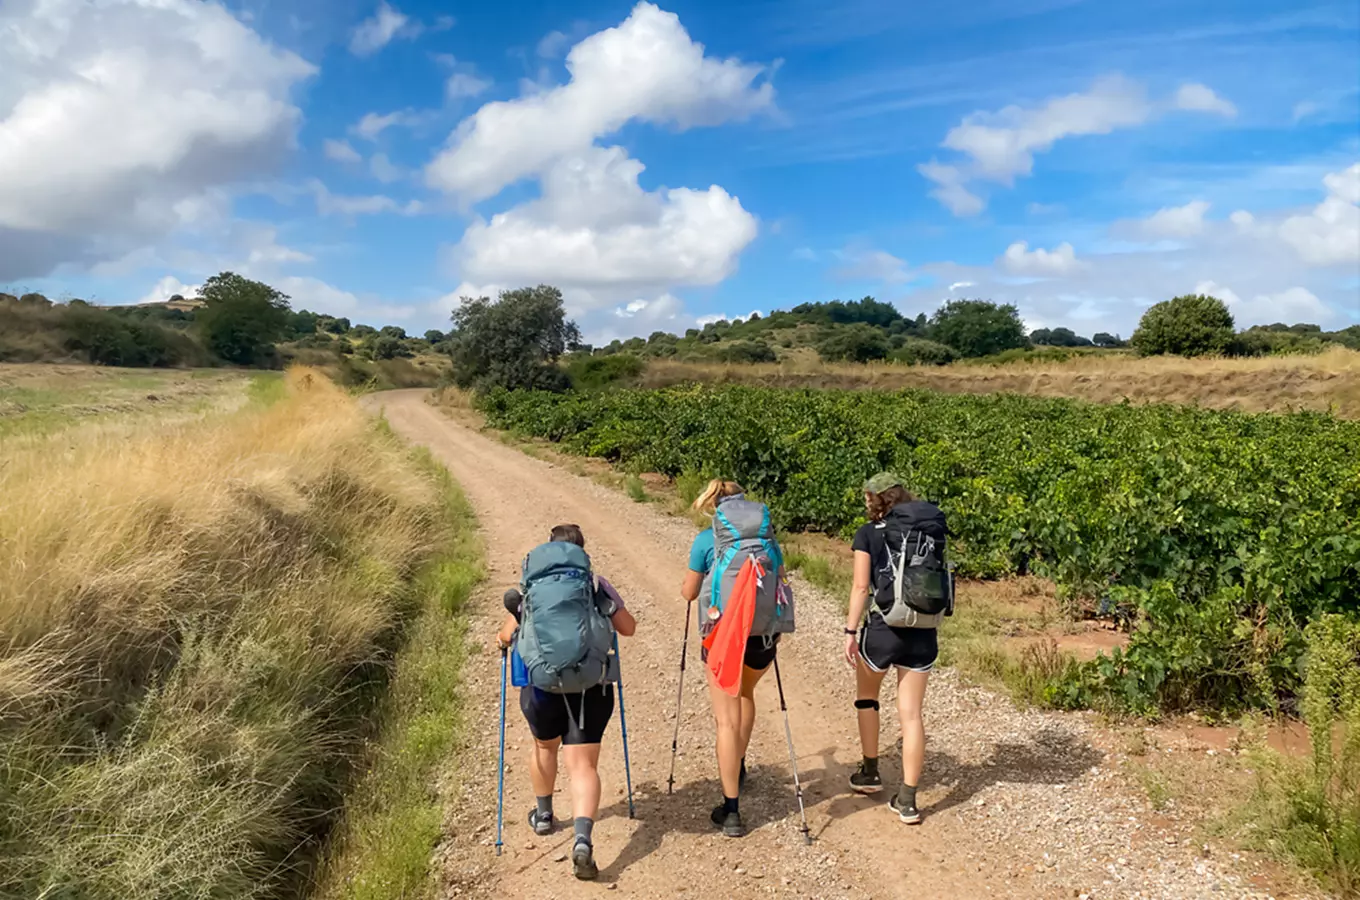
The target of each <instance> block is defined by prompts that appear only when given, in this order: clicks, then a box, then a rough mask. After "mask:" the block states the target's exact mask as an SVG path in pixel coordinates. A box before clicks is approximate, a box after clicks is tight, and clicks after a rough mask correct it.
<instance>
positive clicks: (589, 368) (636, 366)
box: [567, 353, 645, 389]
mask: <svg viewBox="0 0 1360 900" xmlns="http://www.w3.org/2000/svg"><path fill="white" fill-rule="evenodd" d="M644 368H645V366H644V364H643V362H642V360H640V359H638V358H637V357H636V356H633V355H632V354H628V353H615V354H611V355H609V356H586V357H582V358H580V359H574V360H572V361H571V363H570V365H568V366H567V374H568V375H570V376H571V383H572V385H573V386H575V387H578V388H585V389H594V388H602V387H604V386H605V385H609V384H614V383H615V382H618V381H623V380H624V379H628V378H636V377H638V376H639V375H641V374H642V370H643V369H644Z"/></svg>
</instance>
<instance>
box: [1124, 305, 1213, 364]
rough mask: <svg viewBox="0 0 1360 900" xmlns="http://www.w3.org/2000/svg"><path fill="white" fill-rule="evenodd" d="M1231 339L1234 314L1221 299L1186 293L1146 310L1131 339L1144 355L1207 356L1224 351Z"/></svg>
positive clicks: (1134, 346)
mask: <svg viewBox="0 0 1360 900" xmlns="http://www.w3.org/2000/svg"><path fill="white" fill-rule="evenodd" d="M1232 339H1233V317H1232V314H1231V313H1229V312H1228V307H1227V306H1225V305H1224V303H1223V301H1222V300H1219V299H1218V298H1217V297H1208V296H1205V295H1204V294H1186V295H1185V296H1182V297H1175V298H1172V299H1171V300H1165V301H1163V302H1161V303H1158V304H1156V305H1155V306H1153V307H1151V308H1150V309H1149V310H1148V311H1147V312H1145V313H1143V318H1142V319H1141V320H1140V321H1139V323H1138V330H1137V331H1135V332H1134V333H1133V338H1132V339H1131V340H1130V343H1131V344H1132V345H1133V348H1134V349H1135V350H1137V351H1138V353H1139V355H1141V356H1156V355H1160V354H1166V353H1172V354H1176V355H1179V356H1204V355H1206V354H1210V353H1223V352H1225V351H1226V350H1227V349H1228V347H1229V345H1230V344H1231V342H1232Z"/></svg>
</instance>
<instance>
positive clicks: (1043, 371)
mask: <svg viewBox="0 0 1360 900" xmlns="http://www.w3.org/2000/svg"><path fill="white" fill-rule="evenodd" d="M684 381H703V382H707V383H728V382H733V383H743V384H759V385H765V386H768V387H798V388H848V389H854V390H870V389H878V390H900V389H902V388H924V389H927V390H934V391H945V392H951V393H970V394H986V393H1016V394H1034V395H1038V396H1043V397H1073V398H1077V399H1081V400H1089V401H1093V402H1097V403H1119V402H1122V401H1124V400H1126V399H1127V400H1129V401H1131V402H1134V403H1182V404H1191V405H1198V406H1203V407H1208V408H1212V409H1236V410H1244V411H1251V412H1267V411H1269V412H1286V411H1289V410H1297V409H1311V410H1319V411H1324V412H1325V411H1328V410H1332V411H1334V412H1335V413H1336V414H1337V415H1339V416H1342V417H1344V418H1352V419H1353V418H1360V353H1358V352H1356V351H1353V350H1347V349H1345V348H1343V347H1337V348H1334V349H1331V350H1329V351H1328V352H1326V353H1323V354H1319V355H1317V356H1269V357H1260V358H1254V359H1184V358H1182V357H1149V358H1143V359H1140V358H1138V357H1135V356H1127V355H1106V354H1101V355H1090V356H1084V357H1078V358H1076V359H1071V360H1068V361H1066V362H1060V363H1051V362H1050V363H1024V362H1022V363H1010V364H1007V365H996V366H983V365H969V364H966V363H956V364H954V365H949V366H938V367H935V366H904V365H897V364H893V363H873V364H869V365H851V364H827V363H821V362H817V361H815V360H813V359H809V358H798V359H791V360H790V361H789V362H786V363H772V364H768V365H725V364H721V363H681V362H673V361H667V360H654V361H652V362H650V363H649V364H648V366H647V370H646V371H645V372H644V373H643V375H642V384H643V386H645V387H664V386H666V385H670V384H676V383H679V382H684Z"/></svg>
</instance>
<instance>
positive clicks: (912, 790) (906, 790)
mask: <svg viewBox="0 0 1360 900" xmlns="http://www.w3.org/2000/svg"><path fill="white" fill-rule="evenodd" d="M897 805H898V806H915V805H916V785H914V784H904V785H902V786H901V787H900V788H898V789H897Z"/></svg>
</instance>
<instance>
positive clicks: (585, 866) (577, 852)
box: [571, 841, 600, 881]
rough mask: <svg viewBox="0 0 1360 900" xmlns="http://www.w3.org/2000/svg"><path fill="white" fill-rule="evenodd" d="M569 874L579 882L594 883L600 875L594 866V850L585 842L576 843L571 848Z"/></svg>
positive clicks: (598, 868)
mask: <svg viewBox="0 0 1360 900" xmlns="http://www.w3.org/2000/svg"><path fill="white" fill-rule="evenodd" d="M571 874H573V875H575V876H576V877H577V878H579V879H580V880H581V881H594V880H595V879H596V877H598V876H599V874H600V867H599V866H597V865H595V850H594V848H593V847H591V846H590V845H589V844H587V843H586V842H585V841H577V842H576V846H574V847H572V848H571Z"/></svg>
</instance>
